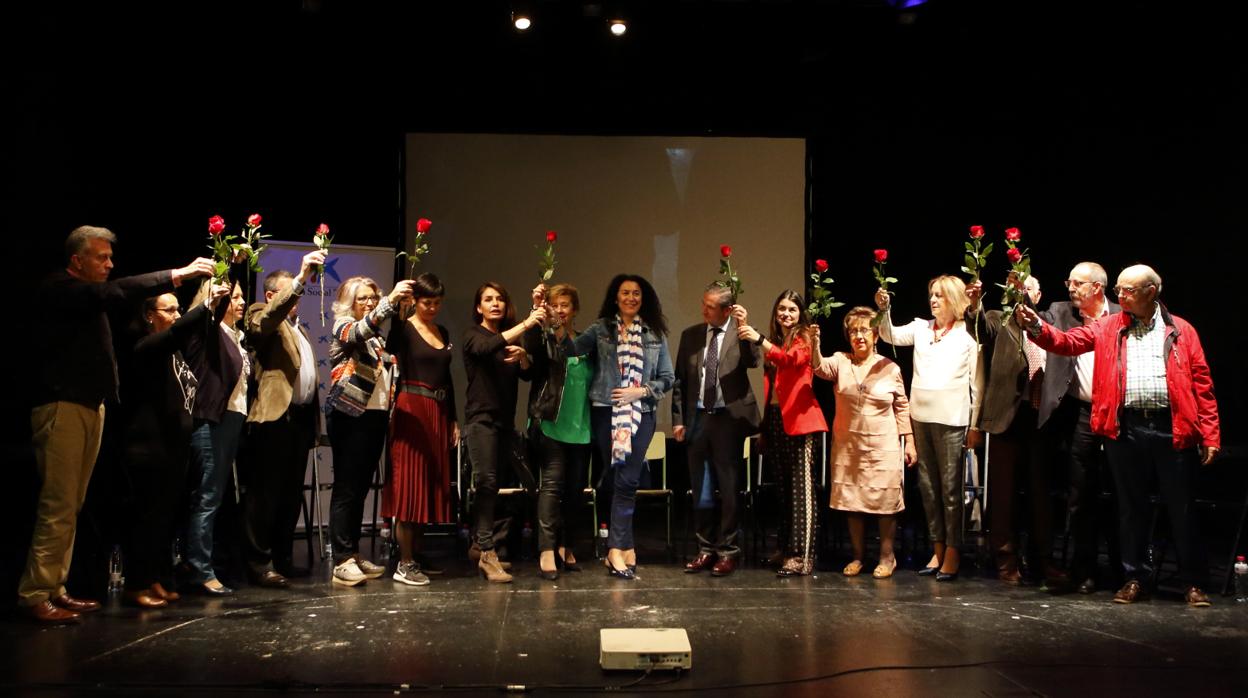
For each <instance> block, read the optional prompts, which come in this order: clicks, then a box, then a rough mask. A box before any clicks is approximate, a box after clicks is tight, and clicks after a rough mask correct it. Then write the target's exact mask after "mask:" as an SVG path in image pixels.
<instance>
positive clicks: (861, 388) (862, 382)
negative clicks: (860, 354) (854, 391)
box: [849, 356, 871, 393]
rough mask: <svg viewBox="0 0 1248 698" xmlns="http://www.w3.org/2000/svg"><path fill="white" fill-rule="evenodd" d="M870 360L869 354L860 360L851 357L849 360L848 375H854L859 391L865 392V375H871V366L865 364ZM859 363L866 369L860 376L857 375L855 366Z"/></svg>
mask: <svg viewBox="0 0 1248 698" xmlns="http://www.w3.org/2000/svg"><path fill="white" fill-rule="evenodd" d="M870 360H871V357H870V356H868V357H867V358H865V359H863V360H862V361H861V362H858V361H854V360H853V359H852V358H851V359H850V360H849V373H850V375H852V376H853V377H854V382H855V383H857V384H858V392H859V393H865V392H867V384H866V380H867V376H869V375H871V367H870V366H869V365H867V362H868V361H870ZM860 364H861V365H862V366H865V367H866V369H867V370H866V372H865V373H863V375H862V377H861V378H859V377H858V368H857V367H858V366H859V365H860Z"/></svg>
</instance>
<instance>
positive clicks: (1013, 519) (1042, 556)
mask: <svg viewBox="0 0 1248 698" xmlns="http://www.w3.org/2000/svg"><path fill="white" fill-rule="evenodd" d="M1036 418H1037V414H1036V410H1035V408H1033V407H1032V406H1031V404H1030V403H1024V404H1022V405H1019V406H1018V412H1016V413H1015V415H1014V420H1013V421H1012V422H1010V426H1009V427H1008V428H1007V429H1006V430H1005V431H1004V432H1002V433H1000V434H994V435H993V436H992V440H991V442H990V444H989V452H988V469H989V472H988V483H989V485H990V487H989V488H988V498H989V502H988V522H989V523H988V525H989V531H988V544H989V546H991V548H992V550H993V551H994V552H1005V551H1012V550H1014V549H1015V548H1016V542H1017V535H1016V534H1017V532H1018V531H1019V530H1020V529H1023V528H1026V529H1027V530H1028V531H1029V532H1030V534H1031V535H1030V536H1029V538H1028V542H1029V543H1030V547H1031V551H1030V552H1031V554H1032V559H1034V560H1035V561H1036V562H1037V563H1040V564H1043V563H1044V562H1045V561H1046V560H1048V559H1049V558H1051V557H1052V555H1053V503H1052V502H1051V501H1050V500H1049V494H1050V492H1051V488H1052V484H1051V483H1052V478H1051V477H1050V471H1049V463H1048V461H1046V460H1045V459H1044V458H1043V455H1042V453H1041V452H1040V444H1039V442H1038V440H1037V431H1036ZM1020 483H1021V484H1022V485H1023V488H1024V489H1025V490H1026V499H1025V500H1024V501H1023V502H1021V503H1022V504H1024V506H1023V507H1019V506H1017V505H1018V504H1020V502H1019V501H1018V490H1019V485H1020ZM1020 508H1021V509H1022V510H1023V511H1024V512H1026V513H1027V515H1026V516H1019V515H1018V511H1019V509H1020ZM1023 522H1026V523H1023ZM1037 569H1040V568H1037Z"/></svg>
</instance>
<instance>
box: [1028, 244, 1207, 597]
mask: <svg viewBox="0 0 1248 698" xmlns="http://www.w3.org/2000/svg"><path fill="white" fill-rule="evenodd" d="M1114 294H1115V295H1116V296H1118V302H1119V303H1120V304H1121V305H1122V312H1119V313H1114V314H1112V315H1107V316H1105V317H1102V318H1101V319H1100V320H1098V321H1096V322H1095V323H1093V324H1091V325H1086V326H1083V327H1075V328H1072V329H1071V330H1069V331H1066V332H1062V331H1060V330H1058V329H1056V328H1054V327H1053V326H1052V325H1048V324H1045V323H1043V322H1041V320H1040V317H1039V316H1038V315H1037V314H1036V312H1035V311H1034V310H1032V309H1030V308H1021V309H1020V312H1019V313H1018V314H1017V317H1018V320H1019V322H1020V323H1022V325H1023V326H1024V327H1026V328H1027V329H1028V332H1029V333H1030V334H1031V335H1032V336H1033V337H1034V338H1035V342H1036V344H1038V345H1039V346H1041V347H1043V348H1044V349H1046V350H1047V351H1051V352H1054V353H1057V354H1063V355H1067V356H1075V355H1078V354H1082V353H1084V352H1088V351H1095V352H1096V359H1095V364H1094V366H1093V370H1092V420H1091V425H1092V431H1093V432H1095V433H1097V434H1100V435H1101V436H1104V437H1105V438H1106V441H1105V453H1106V455H1107V456H1108V458H1109V468H1110V470H1111V471H1112V472H1113V474H1114V481H1115V482H1116V483H1117V486H1118V516H1119V531H1120V536H1121V539H1122V567H1123V571H1124V574H1125V577H1126V579H1127V583H1126V584H1125V585H1123V587H1122V588H1121V589H1119V590H1118V593H1117V594H1115V595H1114V602H1115V603H1123V604H1128V603H1134V602H1135V601H1137V600H1140V599H1142V598H1144V596H1145V595H1146V592H1145V591H1144V589H1143V587H1142V586H1141V581H1142V580H1144V579H1147V578H1148V577H1149V576H1150V574H1151V572H1152V570H1151V569H1149V566H1148V562H1147V557H1146V556H1145V555H1144V550H1145V547H1146V546H1147V544H1148V518H1149V517H1148V489H1147V485H1148V478H1149V471H1153V472H1155V473H1156V475H1157V483H1158V490H1159V491H1160V494H1161V497H1162V499H1163V500H1164V501H1165V503H1166V510H1167V512H1168V514H1169V518H1170V525H1171V528H1172V530H1173V534H1174V540H1175V547H1176V548H1177V549H1178V554H1179V569H1180V573H1181V577H1182V578H1183V580H1184V582H1185V583H1186V584H1187V593H1186V594H1185V596H1186V599H1187V603H1188V604H1190V605H1192V606H1208V605H1209V597H1208V596H1206V595H1205V592H1203V591H1201V586H1204V585H1207V583H1208V575H1209V563H1208V558H1207V554H1206V551H1205V547H1204V543H1203V541H1202V540H1201V538H1200V534H1199V532H1198V530H1197V526H1196V510H1195V507H1194V506H1193V499H1194V496H1195V487H1196V476H1197V473H1198V471H1199V467H1200V466H1201V465H1207V464H1208V463H1210V462H1212V461H1213V459H1214V457H1216V456H1217V454H1218V449H1219V448H1220V446H1221V432H1220V430H1219V427H1218V403H1217V400H1216V399H1215V398H1214V395H1213V379H1212V377H1211V376H1210V375H1209V365H1208V364H1207V363H1205V352H1204V349H1202V348H1201V345H1200V338H1199V337H1198V336H1197V335H1196V330H1195V329H1193V328H1192V326H1191V325H1189V324H1188V323H1187V322H1186V321H1185V320H1183V319H1182V318H1179V317H1178V316H1176V315H1171V314H1170V311H1169V310H1167V309H1166V307H1165V306H1164V305H1162V304H1161V303H1160V302H1159V301H1158V300H1157V297H1158V296H1159V295H1160V294H1161V277H1160V276H1158V275H1157V272H1155V271H1153V270H1152V269H1151V268H1149V267H1147V266H1144V265H1136V266H1132V267H1127V268H1126V269H1124V270H1123V271H1122V273H1121V274H1119V275H1118V284H1117V285H1116V286H1114Z"/></svg>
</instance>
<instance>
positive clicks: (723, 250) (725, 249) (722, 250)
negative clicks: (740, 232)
mask: <svg viewBox="0 0 1248 698" xmlns="http://www.w3.org/2000/svg"><path fill="white" fill-rule="evenodd" d="M719 256H720V257H731V256H732V248H731V247H729V246H727V245H720V246H719Z"/></svg>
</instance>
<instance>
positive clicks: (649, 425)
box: [590, 406, 654, 550]
mask: <svg viewBox="0 0 1248 698" xmlns="http://www.w3.org/2000/svg"><path fill="white" fill-rule="evenodd" d="M590 422H591V424H592V425H593V430H594V443H595V444H596V446H597V448H598V451H599V455H600V456H601V457H602V463H603V467H604V468H605V469H607V471H606V473H605V474H604V475H603V479H604V480H605V479H607V478H610V479H611V485H612V486H611V527H610V534H609V537H608V538H607V545H608V547H611V548H618V549H620V550H631V549H633V548H634V547H636V544H635V543H634V542H633V514H634V513H636V511H637V487H638V485H639V484H640V483H641V475H642V471H643V470H645V467H646V449H647V448H649V446H650V439H652V438H654V413H653V412H642V413H641V424H640V425H639V426H638V428H637V431H636V432H634V433H633V443H632V447H633V448H632V452H631V453H629V455H628V459H627V460H625V462H624V463H622V464H620V465H612V463H611V408H610V407H596V406H595V407H593V408H591V411H590Z"/></svg>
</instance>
